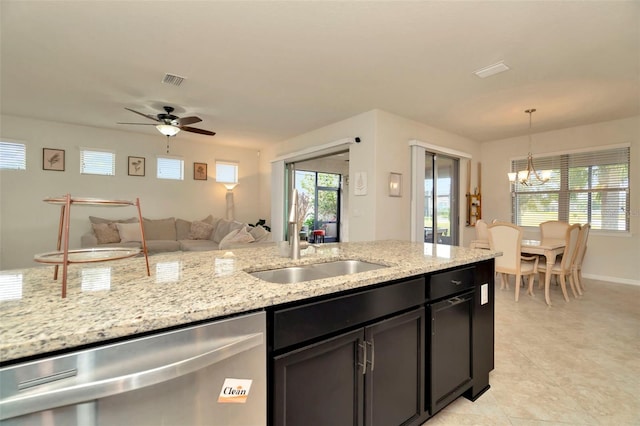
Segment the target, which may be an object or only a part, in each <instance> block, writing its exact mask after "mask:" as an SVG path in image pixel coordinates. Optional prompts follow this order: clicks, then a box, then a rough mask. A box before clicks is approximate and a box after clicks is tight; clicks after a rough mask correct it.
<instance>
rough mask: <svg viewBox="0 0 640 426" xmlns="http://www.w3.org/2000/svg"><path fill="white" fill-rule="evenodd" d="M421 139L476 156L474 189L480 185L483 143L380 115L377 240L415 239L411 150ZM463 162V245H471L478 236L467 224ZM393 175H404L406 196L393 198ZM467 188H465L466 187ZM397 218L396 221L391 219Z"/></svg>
mask: <svg viewBox="0 0 640 426" xmlns="http://www.w3.org/2000/svg"><path fill="white" fill-rule="evenodd" d="M413 139H417V140H419V141H421V142H426V143H429V144H432V145H437V146H439V147H442V148H448V149H450V150H455V151H461V152H465V153H468V154H470V155H471V156H472V165H473V169H472V186H471V187H472V188H473V187H474V186H477V179H475V178H474V177H473V176H477V173H474V171H473V170H476V167H477V159H478V158H479V156H480V144H479V143H478V142H475V141H472V140H471V139H467V138H463V137H461V136H458V135H455V134H453V133H449V132H445V131H443V130H440V129H437V128H435V127H431V126H428V125H426V124H423V123H418V122H416V121H413V120H409V119H407V118H404V117H400V116H398V115H394V114H390V113H388V112H385V111H378V112H377V141H378V145H377V157H376V163H377V168H376V172H377V173H378V176H379V178H380V180H381V184H380V185H379V186H378V187H377V190H378V195H379V196H378V221H377V223H376V239H390V238H393V239H402V240H409V239H410V238H411V224H410V208H411V192H410V191H411V188H410V185H411V149H410V147H409V144H408V142H409V141H410V140H413ZM465 164H466V161H461V162H460V186H459V194H460V197H459V200H458V203H459V206H460V231H461V233H460V235H461V238H460V243H459V245H461V246H468V245H469V243H470V242H471V240H472V239H473V237H474V235H475V231H474V228H472V227H466V226H464V224H465V222H466V197H465V193H466V179H467V171H466V167H464V165H465ZM390 172H398V173H402V197H401V198H396V197H389V190H388V186H387V183H388V177H389V173H390ZM463 186H464V187H463ZM390 218H393V220H390Z"/></svg>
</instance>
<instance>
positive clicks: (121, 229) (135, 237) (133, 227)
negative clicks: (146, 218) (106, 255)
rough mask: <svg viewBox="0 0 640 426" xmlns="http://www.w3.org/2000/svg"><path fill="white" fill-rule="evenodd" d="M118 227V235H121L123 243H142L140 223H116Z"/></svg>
mask: <svg viewBox="0 0 640 426" xmlns="http://www.w3.org/2000/svg"><path fill="white" fill-rule="evenodd" d="M116 226H117V227H118V233H119V234H120V242H121V243H128V242H130V241H136V242H141V241H142V235H141V234H140V224H139V223H116Z"/></svg>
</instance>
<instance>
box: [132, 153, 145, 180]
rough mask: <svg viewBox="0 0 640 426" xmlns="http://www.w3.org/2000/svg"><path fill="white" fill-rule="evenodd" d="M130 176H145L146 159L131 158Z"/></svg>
mask: <svg viewBox="0 0 640 426" xmlns="http://www.w3.org/2000/svg"><path fill="white" fill-rule="evenodd" d="M129 176H144V157H129Z"/></svg>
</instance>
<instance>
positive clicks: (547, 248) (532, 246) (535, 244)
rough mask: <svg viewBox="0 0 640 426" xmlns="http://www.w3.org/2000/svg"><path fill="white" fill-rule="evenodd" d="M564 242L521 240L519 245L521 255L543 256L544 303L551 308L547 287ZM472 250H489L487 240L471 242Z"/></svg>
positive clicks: (562, 240)
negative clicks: (544, 264)
mask: <svg viewBox="0 0 640 426" xmlns="http://www.w3.org/2000/svg"><path fill="white" fill-rule="evenodd" d="M565 245H566V241H565V240H564V239H555V238H554V239H551V238H547V239H544V240H522V244H521V245H520V252H521V253H522V254H535V255H541V256H544V258H545V261H546V263H547V273H546V274H544V301H545V302H546V303H547V305H549V306H551V297H550V296H549V287H550V285H551V270H552V269H553V265H554V264H555V263H556V258H557V257H558V255H561V254H562V253H564V248H565ZM471 247H472V248H479V249H487V250H488V249H489V248H490V247H489V241H488V240H472V241H471Z"/></svg>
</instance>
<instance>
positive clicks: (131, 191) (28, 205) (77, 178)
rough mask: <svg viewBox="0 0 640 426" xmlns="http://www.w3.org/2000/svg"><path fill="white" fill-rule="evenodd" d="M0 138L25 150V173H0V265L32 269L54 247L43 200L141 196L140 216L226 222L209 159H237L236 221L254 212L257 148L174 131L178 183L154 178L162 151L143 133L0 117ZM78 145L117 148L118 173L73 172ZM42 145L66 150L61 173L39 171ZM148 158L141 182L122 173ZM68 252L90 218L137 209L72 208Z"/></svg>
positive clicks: (159, 139)
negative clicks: (180, 167) (196, 172)
mask: <svg viewBox="0 0 640 426" xmlns="http://www.w3.org/2000/svg"><path fill="white" fill-rule="evenodd" d="M1 119H2V128H1V136H2V139H3V140H13V141H20V142H24V143H25V144H26V146H27V170H26V171H6V170H5V171H1V172H0V197H1V200H2V206H1V208H0V230H1V236H0V250H1V253H0V268H1V269H12V268H19V267H29V266H36V265H37V264H36V263H34V262H33V255H34V254H36V253H41V252H46V251H51V250H55V246H56V240H57V231H58V220H59V213H60V209H59V207H57V206H54V205H50V204H46V203H44V202H42V199H43V198H46V197H48V196H59V195H64V194H66V193H70V194H71V195H74V196H84V197H98V198H116V199H135V198H136V197H139V198H140V203H141V207H142V214H143V215H144V216H145V217H149V218H154V219H159V218H165V217H170V216H173V217H179V218H183V219H187V220H197V219H202V218H204V217H206V216H207V215H209V214H213V215H214V216H217V217H224V216H225V212H226V204H225V193H226V189H225V188H224V187H223V186H222V185H221V184H218V183H216V182H215V161H216V159H217V160H233V161H238V162H239V182H240V183H239V185H238V186H237V187H236V188H235V189H234V196H235V212H236V214H235V217H236V219H237V220H240V221H242V222H249V223H255V222H256V221H257V220H258V215H257V212H258V211H259V197H260V192H259V191H260V186H259V178H260V174H259V159H258V153H257V152H256V151H251V150H246V149H236V148H230V147H225V146H217V145H214V144H212V143H211V142H209V141H206V142H202V143H195V142H187V141H184V140H181V139H180V134H178V136H176V137H175V138H172V139H171V142H170V154H171V155H179V156H182V157H183V159H184V163H185V173H184V174H185V179H184V181H167V180H160V179H157V178H156V177H155V176H156V160H155V159H156V156H157V155H162V154H165V153H166V139H165V138H164V137H163V136H161V135H160V134H158V135H155V134H151V133H150V134H149V135H141V134H137V133H131V132H127V131H115V130H107V129H100V128H93V127H86V126H76V125H69V124H61V123H54V122H48V121H40V120H32V119H27V118H22V117H14V116H2V117H1ZM79 147H89V148H105V149H112V150H115V151H116V176H90V175H81V174H80V172H79V167H80V160H79V155H80V151H79ZM42 148H56V149H64V150H65V154H66V170H65V171H64V172H57V171H44V170H42ZM128 156H137V157H145V158H146V173H145V176H144V177H134V176H128V174H127V157H128ZM194 162H201V163H207V164H208V174H209V179H208V180H206V181H196V180H194V179H193V163H194ZM71 210H72V211H71V227H70V229H71V233H70V247H71V248H77V247H79V245H80V236H81V235H82V234H83V233H84V232H86V231H88V230H89V229H90V226H89V221H88V216H89V215H93V216H101V217H111V218H122V217H132V216H135V213H136V211H135V208H133V207H126V208H96V207H80V206H77V207H73V208H72V209H71Z"/></svg>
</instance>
